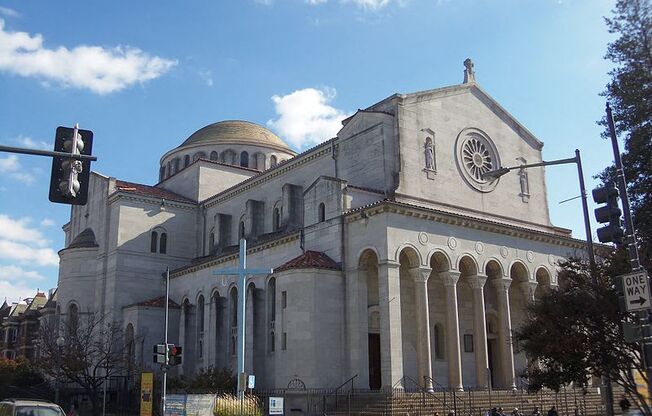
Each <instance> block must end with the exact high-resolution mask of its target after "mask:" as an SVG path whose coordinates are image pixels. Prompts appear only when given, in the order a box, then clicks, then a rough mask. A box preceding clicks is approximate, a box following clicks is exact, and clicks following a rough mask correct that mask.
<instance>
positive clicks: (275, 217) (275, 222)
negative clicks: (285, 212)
mask: <svg viewBox="0 0 652 416" xmlns="http://www.w3.org/2000/svg"><path fill="white" fill-rule="evenodd" d="M280 225H281V214H280V213H279V211H278V208H274V212H273V213H272V228H273V229H272V231H276V230H278V227H279V226H280Z"/></svg>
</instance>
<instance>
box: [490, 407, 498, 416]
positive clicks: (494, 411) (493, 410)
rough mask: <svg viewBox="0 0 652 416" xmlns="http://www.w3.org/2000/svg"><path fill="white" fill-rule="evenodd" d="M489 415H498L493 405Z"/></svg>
mask: <svg viewBox="0 0 652 416" xmlns="http://www.w3.org/2000/svg"><path fill="white" fill-rule="evenodd" d="M490 416H498V409H496V408H495V407H492V408H491V414H490Z"/></svg>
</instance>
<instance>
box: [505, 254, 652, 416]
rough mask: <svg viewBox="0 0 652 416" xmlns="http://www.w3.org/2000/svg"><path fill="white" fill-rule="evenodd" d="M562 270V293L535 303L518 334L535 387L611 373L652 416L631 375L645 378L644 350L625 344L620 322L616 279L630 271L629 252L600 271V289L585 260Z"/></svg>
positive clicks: (613, 258)
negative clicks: (593, 280)
mask: <svg viewBox="0 0 652 416" xmlns="http://www.w3.org/2000/svg"><path fill="white" fill-rule="evenodd" d="M559 266H560V271H559V282H560V283H559V285H560V286H559V289H558V290H553V291H550V292H548V293H546V294H544V295H543V296H542V297H541V298H539V299H537V301H536V302H534V303H533V304H531V305H530V306H529V307H528V309H527V315H528V319H527V320H526V321H525V322H524V324H523V325H522V326H521V327H519V328H517V329H516V331H515V333H514V337H515V338H516V339H517V340H518V341H519V345H520V346H521V349H522V350H523V351H524V352H525V353H526V355H527V356H528V358H529V359H530V360H531V363H532V365H530V366H529V367H528V369H527V370H526V374H525V376H526V377H527V378H528V379H529V383H530V389H531V390H535V391H536V390H539V389H541V388H542V387H547V388H551V389H553V390H555V391H559V389H560V387H561V386H562V385H563V384H567V383H571V382H572V383H576V385H586V384H588V383H589V382H590V379H591V377H592V376H603V375H607V373H608V375H609V376H610V378H611V380H612V382H614V383H615V384H617V385H620V386H622V387H623V388H624V389H625V390H626V391H627V394H628V395H629V397H630V398H631V400H632V402H633V403H634V405H636V406H638V407H639V408H640V409H641V410H642V411H643V412H644V413H645V414H646V415H649V414H650V408H649V407H648V406H647V404H645V402H644V400H643V397H642V396H641V395H640V394H638V392H637V391H636V382H635V380H634V376H633V373H632V372H631V371H630V370H638V371H641V373H642V374H643V376H644V377H645V367H644V366H643V361H642V358H641V352H640V348H639V345H638V344H636V343H628V342H625V340H624V336H623V331H622V325H621V323H622V322H623V321H624V320H625V318H626V317H627V316H626V314H625V313H623V312H621V310H620V308H619V307H618V297H617V294H616V292H615V290H614V288H613V284H612V278H611V276H616V275H619V274H622V273H623V270H626V269H627V267H628V265H627V261H626V257H625V253H623V252H617V253H614V254H613V255H612V256H611V257H610V258H608V259H607V260H606V261H604V262H602V263H601V264H599V265H598V266H597V267H596V269H595V270H594V271H593V275H594V276H595V277H596V278H597V285H595V284H593V282H592V279H590V278H589V277H588V276H590V274H589V267H588V265H587V264H586V262H584V261H582V260H579V259H569V260H567V261H565V262H562V263H560V265H559ZM630 318H631V317H630ZM646 381H647V380H646Z"/></svg>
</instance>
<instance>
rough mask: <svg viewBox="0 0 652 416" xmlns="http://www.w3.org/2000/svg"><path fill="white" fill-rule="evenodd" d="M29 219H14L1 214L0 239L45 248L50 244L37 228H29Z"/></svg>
mask: <svg viewBox="0 0 652 416" xmlns="http://www.w3.org/2000/svg"><path fill="white" fill-rule="evenodd" d="M31 222H32V221H31V219H29V218H18V219H14V218H11V217H9V216H8V215H4V214H0V239H3V240H11V241H20V242H24V243H31V244H35V245H38V246H45V245H47V244H48V243H49V241H48V240H46V239H45V237H44V236H43V234H42V233H41V232H40V231H39V230H37V229H36V228H32V227H29V224H30V223H31Z"/></svg>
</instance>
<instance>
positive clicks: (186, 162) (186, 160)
mask: <svg viewBox="0 0 652 416" xmlns="http://www.w3.org/2000/svg"><path fill="white" fill-rule="evenodd" d="M189 164H190V155H185V156H184V157H183V167H184V168H186V167H188V165H189Z"/></svg>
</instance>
